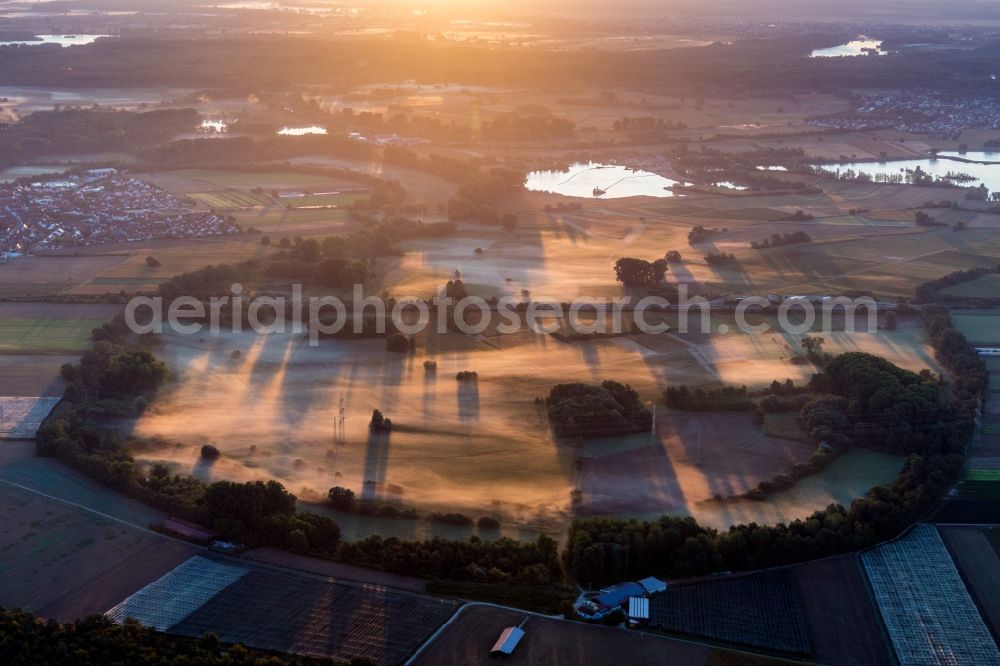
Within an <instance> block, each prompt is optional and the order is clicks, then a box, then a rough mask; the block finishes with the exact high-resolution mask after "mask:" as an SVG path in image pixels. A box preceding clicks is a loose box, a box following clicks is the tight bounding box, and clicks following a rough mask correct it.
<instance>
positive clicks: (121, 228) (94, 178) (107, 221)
mask: <svg viewBox="0 0 1000 666" xmlns="http://www.w3.org/2000/svg"><path fill="white" fill-rule="evenodd" d="M237 231H239V228H238V227H237V226H236V225H235V224H232V223H231V222H228V221H226V220H225V219H223V218H221V217H219V216H218V215H215V214H214V213H209V212H202V211H197V210H195V209H193V205H192V203H191V202H190V201H188V200H186V199H182V198H180V197H177V196H175V195H173V194H170V193H169V192H165V191H164V190H161V189H160V188H158V187H156V186H154V185H152V184H150V183H148V182H146V181H144V180H140V179H138V178H134V177H132V176H129V175H126V174H123V173H120V172H118V171H117V170H115V169H93V170H91V171H86V172H84V173H82V174H79V175H72V176H66V177H57V178H51V179H48V180H40V181H37V182H30V183H25V182H24V181H20V182H17V181H15V182H12V183H6V184H2V185H0V258H2V259H8V258H13V257H17V256H19V255H21V254H25V253H30V252H35V251H38V250H47V249H54V248H59V247H65V246H79V245H100V244H104V243H121V242H127V241H139V240H151V239H154V238H198V237H203V236H218V235H221V234H228V233H236V232H237ZM2 259H0V260H2Z"/></svg>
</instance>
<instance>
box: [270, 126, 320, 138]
mask: <svg viewBox="0 0 1000 666" xmlns="http://www.w3.org/2000/svg"><path fill="white" fill-rule="evenodd" d="M278 134H280V135H281V136H305V135H307V134H326V128H325V127H320V126H319V125H309V126H308V127H282V128H281V129H280V130H278Z"/></svg>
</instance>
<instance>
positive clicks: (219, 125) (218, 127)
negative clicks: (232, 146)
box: [199, 120, 229, 134]
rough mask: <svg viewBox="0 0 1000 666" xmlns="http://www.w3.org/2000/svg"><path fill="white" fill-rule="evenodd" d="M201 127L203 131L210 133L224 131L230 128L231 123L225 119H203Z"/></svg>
mask: <svg viewBox="0 0 1000 666" xmlns="http://www.w3.org/2000/svg"><path fill="white" fill-rule="evenodd" d="M199 129H201V131H202V132H208V133H210V134H211V133H212V132H216V133H222V132H226V131H227V130H228V129H229V123H227V122H226V121H225V120H203V121H201V125H199Z"/></svg>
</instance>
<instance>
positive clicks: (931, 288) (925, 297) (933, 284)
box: [913, 264, 1000, 303]
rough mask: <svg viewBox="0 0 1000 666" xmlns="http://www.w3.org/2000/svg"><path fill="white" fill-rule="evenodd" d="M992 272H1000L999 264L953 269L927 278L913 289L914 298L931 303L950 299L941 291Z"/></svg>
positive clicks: (919, 301)
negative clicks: (961, 269) (929, 278)
mask: <svg viewBox="0 0 1000 666" xmlns="http://www.w3.org/2000/svg"><path fill="white" fill-rule="evenodd" d="M992 273H1000V264H997V265H996V266H994V267H992V268H983V267H979V266H977V267H974V268H969V269H967V270H964V271H955V272H954V273H948V274H947V275H944V276H942V277H939V278H936V279H934V280H928V281H927V282H923V283H921V284H919V285H917V287H916V288H915V289H914V294H913V295H914V298H915V299H916V301H917V302H918V303H931V302H933V301H935V300H942V299H943V300H950V299H949V298H948V297H947V296H942V295H941V293H940V292H941V291H942V290H944V289H947V288H948V287H954V286H955V285H957V284H962V283H963V282H972V281H973V280H977V279H979V278H981V277H983V276H984V275H990V274H992Z"/></svg>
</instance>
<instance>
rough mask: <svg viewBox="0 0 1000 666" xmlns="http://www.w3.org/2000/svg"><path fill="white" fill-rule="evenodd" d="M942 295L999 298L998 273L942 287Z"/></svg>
mask: <svg viewBox="0 0 1000 666" xmlns="http://www.w3.org/2000/svg"><path fill="white" fill-rule="evenodd" d="M940 293H941V294H942V295H943V296H951V297H952V298H1000V275H998V274H996V273H991V274H989V275H984V276H982V277H980V278H976V279H975V280H971V281H969V282H963V283H961V284H956V285H954V286H951V287H948V288H947V289H942V290H941V292H940Z"/></svg>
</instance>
